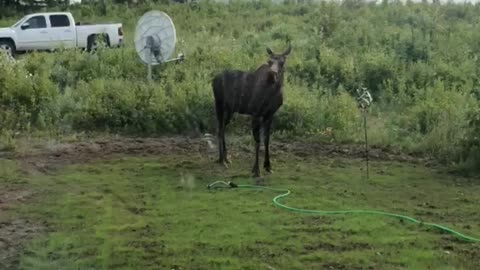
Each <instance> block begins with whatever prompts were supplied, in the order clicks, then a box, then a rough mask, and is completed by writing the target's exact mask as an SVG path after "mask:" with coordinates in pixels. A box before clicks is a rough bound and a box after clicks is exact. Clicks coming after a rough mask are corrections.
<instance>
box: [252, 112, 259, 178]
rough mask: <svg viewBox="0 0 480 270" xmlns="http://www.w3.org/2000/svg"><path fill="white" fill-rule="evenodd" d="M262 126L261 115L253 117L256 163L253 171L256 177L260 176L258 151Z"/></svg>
mask: <svg viewBox="0 0 480 270" xmlns="http://www.w3.org/2000/svg"><path fill="white" fill-rule="evenodd" d="M260 127H261V120H260V118H259V117H255V116H254V117H253V119H252V133H253V139H254V140H255V163H254V164H253V169H252V173H253V176H254V177H260V169H259V166H258V152H259V151H260Z"/></svg>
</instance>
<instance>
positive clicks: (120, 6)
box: [0, 1, 480, 162]
mask: <svg viewBox="0 0 480 270" xmlns="http://www.w3.org/2000/svg"><path fill="white" fill-rule="evenodd" d="M106 3H107V6H108V8H107V10H108V12H107V15H106V16H100V13H99V10H98V8H97V7H96V5H97V4H96V3H91V4H88V3H87V4H84V5H79V6H74V7H71V11H72V12H73V14H74V16H75V18H76V19H77V21H89V22H112V21H116V22H122V23H123V24H124V32H125V37H126V44H127V46H126V47H125V48H120V49H106V48H100V49H99V51H98V52H96V53H94V54H89V53H85V52H82V51H78V50H60V51H58V52H56V53H54V54H42V53H33V54H27V55H25V56H21V59H22V60H20V61H19V62H17V63H10V62H6V61H2V62H1V63H2V64H1V66H0V69H1V74H0V87H1V89H2V92H1V93H0V120H1V122H2V123H5V124H4V125H3V127H2V130H4V131H8V130H10V131H13V132H17V131H30V130H35V129H38V130H45V129H48V130H52V131H55V132H60V133H69V132H74V131H80V130H81V131H84V130H88V131H90V130H107V131H115V132H123V133H135V134H165V133H191V132H195V133H198V132H214V130H215V126H216V124H215V118H214V110H213V96H212V94H211V86H210V82H211V79H212V78H213V76H214V74H216V73H217V72H220V71H222V70H224V69H227V68H232V69H243V70H254V69H255V68H256V67H257V66H258V65H260V64H261V63H263V62H264V61H265V59H266V52H265V47H267V46H268V47H271V48H272V49H273V50H274V51H278V52H281V51H282V50H284V49H285V46H286V42H287V41H291V42H292V44H293V52H292V54H291V55H290V57H289V59H288V61H287V65H286V67H287V70H286V81H285V96H286V100H285V102H284V106H283V107H282V108H281V109H280V111H279V112H278V115H277V118H276V119H275V131H278V132H287V133H292V134H297V135H303V134H310V135H318V134H320V133H323V132H324V131H325V130H326V129H327V128H331V130H332V131H333V134H334V135H335V136H334V138H335V140H337V141H339V142H341V141H358V140H359V139H360V138H362V136H361V135H360V134H361V133H360V132H361V130H360V129H359V127H360V126H361V122H362V121H361V118H360V117H359V111H358V109H357V108H356V107H355V102H354V99H353V98H354V95H355V94H356V92H355V90H356V89H357V88H358V87H362V86H363V87H367V88H368V89H369V90H370V91H371V92H372V94H373V95H374V105H373V106H374V107H373V108H372V112H374V114H372V115H371V116H370V119H371V120H370V121H371V122H372V125H371V126H370V128H369V132H370V133H371V134H373V136H372V140H373V141H372V142H373V143H374V144H382V145H385V144H386V145H395V146H398V147H399V148H406V149H408V150H411V151H419V152H423V153H428V154H432V155H435V156H438V157H440V158H441V159H443V160H444V161H448V162H458V161H461V160H462V159H463V158H461V157H462V156H464V155H465V153H464V152H465V151H466V150H464V145H465V140H468V139H467V138H474V137H472V136H471V135H468V134H473V133H474V130H475V125H468V124H467V123H468V121H469V119H471V117H470V116H469V115H471V114H472V112H474V111H476V110H477V109H478V108H479V101H478V98H479V96H480V94H479V93H480V91H479V89H480V80H479V79H478V75H477V74H478V68H477V67H478V66H479V65H478V63H479V60H478V59H479V56H480V55H479V54H480V46H479V45H478V44H479V42H478V41H480V35H479V34H478V33H477V32H478V31H476V28H475V25H476V23H477V19H476V18H477V17H478V14H480V6H478V5H475V6H473V5H453V4H449V5H442V6H440V5H427V4H423V3H418V4H414V3H409V4H407V5H401V4H399V3H391V4H382V5H369V4H366V3H364V2H362V1H347V2H344V3H342V4H338V3H333V2H330V3H326V2H322V3H318V4H313V3H304V4H301V5H295V4H292V3H285V4H283V5H282V4H272V3H270V2H269V1H231V3H230V4H228V5H225V4H222V3H215V2H214V1H201V2H200V3H198V4H172V3H160V2H159V1H140V2H138V3H137V4H133V3H132V2H130V1H107V2H106ZM151 9H158V10H162V11H165V12H166V13H168V14H169V15H170V16H171V17H172V18H173V21H174V22H175V25H176V29H177V38H178V42H177V52H183V53H185V55H186V61H185V62H183V63H180V64H173V63H170V64H166V65H164V66H161V67H155V68H154V76H155V82H154V83H149V82H147V81H146V80H145V77H146V67H145V66H144V65H142V63H141V62H140V61H139V59H138V57H137V55H136V53H135V50H134V48H133V34H134V28H135V24H136V22H137V20H138V18H139V16H141V15H142V14H143V13H144V12H145V11H147V10H151ZM12 21H14V18H11V19H8V20H7V21H5V24H6V25H8V24H10V23H11V22H12ZM28 74H32V76H29V75H28ZM235 119H236V120H235V121H234V123H232V128H230V129H229V130H230V131H232V132H235V131H239V130H240V129H242V132H245V131H247V130H248V126H249V124H248V123H247V122H246V121H243V119H244V118H242V117H238V118H235ZM239 120H240V121H239ZM4 133H5V132H4ZM470 156H472V155H470Z"/></svg>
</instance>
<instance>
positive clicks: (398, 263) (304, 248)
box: [10, 154, 480, 270]
mask: <svg viewBox="0 0 480 270" xmlns="http://www.w3.org/2000/svg"><path fill="white" fill-rule="evenodd" d="M250 161H251V160H250V159H248V158H242V159H240V158H239V159H236V160H233V162H234V163H233V164H232V165H231V167H230V168H229V169H223V168H221V167H219V166H218V165H216V164H214V163H212V161H211V160H210V159H208V158H206V157H203V156H200V155H197V154H193V155H191V156H176V155H170V156H163V157H149V158H134V157H129V158H122V159H115V160H109V161H103V162H92V163H91V164H82V165H73V166H69V167H65V168H63V169H61V170H60V171H56V172H55V173H54V174H51V175H41V176H37V177H34V178H29V179H27V180H26V183H19V184H18V185H24V186H25V187H28V188H30V189H32V190H35V191H36V192H39V193H38V195H37V196H36V197H35V198H34V199H33V200H31V201H30V203H28V204H25V205H18V206H17V207H15V208H13V209H11V210H10V212H11V214H12V215H13V216H23V217H29V218H30V219H32V220H34V221H37V222H46V224H48V229H46V230H45V233H43V234H42V235H40V236H38V237H37V238H35V239H34V240H33V241H31V242H29V243H28V244H27V247H26V249H25V250H24V251H23V253H22V254H21V257H20V260H19V261H20V269H35V270H42V269H209V270H210V269H478V266H479V265H480V251H479V249H480V244H474V243H466V242H463V241H459V240H458V239H457V238H455V237H452V236H450V235H447V234H443V233H441V232H440V231H437V230H434V229H428V228H427V227H423V226H418V225H414V224H409V223H405V222H401V221H399V220H397V219H394V218H389V217H381V216H369V215H337V216H319V215H306V214H298V213H293V212H289V211H286V210H283V209H280V208H277V207H275V206H273V205H272V202H271V200H272V198H273V197H274V196H275V195H277V194H278V193H275V192H272V191H265V190H248V189H220V190H208V189H207V188H206V185H207V184H209V183H211V182H213V181H217V180H232V181H233V182H235V183H237V184H255V180H253V179H251V178H250V177H249V174H248V172H249V170H250V168H251V164H250V163H251V162H250ZM273 165H274V171H275V172H274V174H273V175H269V176H266V177H265V180H264V181H265V184H266V185H269V186H272V187H284V188H289V189H291V191H292V194H291V195H290V196H289V197H287V198H286V199H285V200H284V202H285V203H286V204H288V205H290V206H294V207H300V208H306V209H319V210H346V209H372V210H382V211H390V212H394V213H399V214H407V215H409V216H412V217H415V218H418V219H420V220H424V221H429V222H438V223H439V224H442V225H445V226H448V227H452V228H454V229H458V230H459V231H461V232H463V233H465V234H467V235H471V236H475V237H479V238H480V216H479V215H478V202H479V201H480V183H479V182H478V181H477V182H476V183H475V182H474V181H475V180H474V179H462V178H458V177H455V176H452V175H445V174H440V173H436V172H433V171H431V170H428V169H426V168H422V167H414V166H412V165H406V164H394V163H383V162H374V163H372V169H371V179H370V181H367V180H366V179H365V178H364V173H363V171H362V170H360V168H361V167H362V166H363V164H362V163H361V162H360V161H351V160H340V159H338V160H330V159H316V158H305V157H295V156H292V157H284V158H277V159H276V160H275V161H274V162H273ZM13 184H14V183H13ZM10 185H12V183H10Z"/></svg>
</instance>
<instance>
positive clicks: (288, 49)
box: [283, 44, 292, 56]
mask: <svg viewBox="0 0 480 270" xmlns="http://www.w3.org/2000/svg"><path fill="white" fill-rule="evenodd" d="M291 51H292V45H290V44H288V48H287V50H285V52H284V53H283V55H285V56H286V55H289V54H290V52H291Z"/></svg>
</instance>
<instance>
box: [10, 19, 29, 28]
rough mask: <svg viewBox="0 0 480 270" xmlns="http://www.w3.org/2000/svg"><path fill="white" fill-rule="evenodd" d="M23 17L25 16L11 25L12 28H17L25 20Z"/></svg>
mask: <svg viewBox="0 0 480 270" xmlns="http://www.w3.org/2000/svg"><path fill="white" fill-rule="evenodd" d="M25 17H27V16H24V17H23V18H21V19H20V20H18V21H17V22H16V23H15V24H14V25H12V28H14V27H18V26H19V25H20V24H21V23H22V22H23V20H24V19H25Z"/></svg>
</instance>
